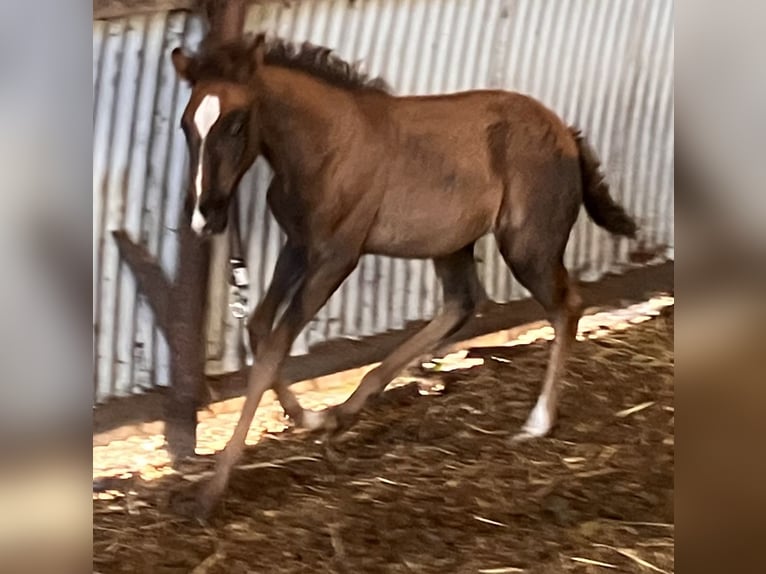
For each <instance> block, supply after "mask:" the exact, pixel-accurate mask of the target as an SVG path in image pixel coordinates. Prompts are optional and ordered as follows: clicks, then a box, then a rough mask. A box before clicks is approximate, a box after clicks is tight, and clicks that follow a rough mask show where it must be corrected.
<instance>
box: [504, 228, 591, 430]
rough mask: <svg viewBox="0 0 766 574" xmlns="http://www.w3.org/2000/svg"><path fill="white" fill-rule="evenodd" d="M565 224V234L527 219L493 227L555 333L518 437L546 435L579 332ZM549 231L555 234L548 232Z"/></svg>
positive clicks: (578, 304) (577, 301) (577, 300)
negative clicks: (522, 224)
mask: <svg viewBox="0 0 766 574" xmlns="http://www.w3.org/2000/svg"><path fill="white" fill-rule="evenodd" d="M570 227H571V226H570ZM566 229H567V230H566V234H565V235H564V236H563V237H562V234H563V229H558V230H551V229H550V228H548V231H546V229H545V228H542V227H541V228H537V229H535V228H533V227H532V226H531V225H528V226H527V227H526V228H525V229H521V230H517V231H509V230H505V231H498V232H497V233H496V237H497V242H498V245H499V246H500V252H501V254H502V255H503V258H504V259H505V261H506V262H507V263H508V265H509V266H510V267H511V270H512V271H513V274H514V276H515V277H516V279H518V281H519V282H520V283H521V284H522V285H523V286H524V287H526V288H527V289H528V290H529V291H530V292H531V293H532V295H533V296H534V298H535V299H536V300H537V301H538V302H539V303H541V304H542V306H543V307H544V309H545V311H546V313H547V314H548V317H549V319H550V321H551V323H552V325H553V329H554V334H555V338H554V340H553V344H552V346H551V354H550V358H549V360H548V367H547V370H546V373H545V379H544V381H543V385H542V389H541V391H540V395H539V396H538V399H537V402H536V404H535V406H534V408H533V409H532V411H531V412H530V414H529V416H528V418H527V421H526V423H525V424H524V426H523V429H522V432H521V433H520V434H518V435H516V439H517V440H518V439H524V438H530V437H540V436H544V435H546V434H548V432H549V431H550V430H551V428H552V427H553V425H554V424H555V421H556V412H557V401H558V385H559V379H560V378H561V374H562V370H563V367H564V362H565V360H566V357H567V354H568V352H569V349H570V347H571V345H572V342H573V341H574V340H575V335H576V334H577V323H578V321H579V319H580V315H581V312H582V311H581V300H580V297H579V295H578V293H577V290H576V288H575V286H574V285H573V283H572V281H571V279H570V277H569V274H568V273H567V270H566V268H565V267H564V263H563V254H564V247H565V246H566V238H567V237H568V235H569V231H568V229H569V228H566ZM551 232H552V233H555V234H556V235H558V237H556V238H554V237H550V236H549V234H550V233H551Z"/></svg>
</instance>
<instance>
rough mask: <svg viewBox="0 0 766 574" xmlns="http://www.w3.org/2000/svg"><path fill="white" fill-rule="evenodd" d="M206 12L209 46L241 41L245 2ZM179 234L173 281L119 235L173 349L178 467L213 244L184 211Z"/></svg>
mask: <svg viewBox="0 0 766 574" xmlns="http://www.w3.org/2000/svg"><path fill="white" fill-rule="evenodd" d="M204 11H205V15H206V16H207V18H208V22H209V28H208V30H209V31H208V34H207V36H206V38H205V40H204V41H205V42H221V41H228V40H232V39H235V38H237V37H240V36H241V35H242V32H243V29H244V23H245V14H246V2H245V0H207V1H206V2H205V4H204ZM171 193H184V190H180V189H179V190H171ZM178 229H179V231H178V242H179V249H178V257H179V260H178V267H177V271H176V278H175V280H174V281H171V280H170V279H169V278H168V277H167V275H166V274H165V273H164V271H163V270H162V267H161V266H160V264H159V262H158V261H157V260H156V259H155V258H154V257H152V256H151V255H150V254H149V252H148V251H147V250H146V249H145V248H144V247H143V246H140V245H137V244H136V243H134V242H133V241H132V240H131V239H130V237H128V235H127V233H125V232H124V231H117V232H115V233H114V239H115V241H116V242H117V247H118V249H119V252H120V255H121V257H122V258H123V260H124V261H125V263H126V264H127V265H128V267H130V269H131V271H132V272H133V274H134V275H135V277H136V281H137V283H138V286H139V289H141V291H142V292H143V293H144V295H145V296H146V298H147V299H148V301H149V305H150V306H151V308H152V311H153V312H154V316H155V318H156V321H157V324H158V326H159V327H160V329H162V331H163V332H164V333H165V337H166V338H167V341H168V345H169V347H170V357H171V358H170V373H171V386H170V388H169V389H168V392H167V393H166V395H165V401H164V414H165V439H166V441H167V446H168V451H169V453H170V456H171V459H172V460H173V461H174V462H175V461H178V460H179V459H182V458H185V457H187V456H192V455H193V454H194V449H195V446H196V432H197V410H198V409H199V407H200V403H201V398H202V389H203V388H204V377H205V355H206V353H205V335H204V332H205V331H204V324H205V309H206V300H207V282H208V269H209V263H210V248H209V243H208V242H207V241H203V240H201V239H199V238H198V237H197V236H196V235H195V234H194V233H193V232H192V230H191V228H190V221H189V218H188V216H187V215H186V213H185V211H184V210H183V208H182V209H181V213H180V215H179V226H178ZM217 280H223V278H220V279H217Z"/></svg>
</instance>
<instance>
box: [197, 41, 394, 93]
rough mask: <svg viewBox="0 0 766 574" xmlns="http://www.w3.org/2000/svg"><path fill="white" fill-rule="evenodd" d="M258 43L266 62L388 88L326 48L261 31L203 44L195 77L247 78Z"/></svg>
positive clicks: (345, 84) (362, 86)
mask: <svg viewBox="0 0 766 574" xmlns="http://www.w3.org/2000/svg"><path fill="white" fill-rule="evenodd" d="M260 43H263V45H264V48H265V50H264V62H265V63H266V64H269V65H273V66H282V67H284V68H290V69H293V70H299V71H301V72H305V73H307V74H310V75H312V76H314V77H316V78H319V79H321V80H324V81H325V82H327V83H329V84H332V85H333V86H336V87H339V88H344V89H347V90H372V91H378V92H383V93H390V91H391V89H390V87H389V86H388V84H387V83H386V82H385V81H384V80H383V79H381V78H371V77H370V76H368V75H367V74H365V73H363V72H361V71H359V68H358V66H355V65H352V64H349V63H348V62H346V61H345V60H343V59H342V58H340V57H339V56H338V55H337V54H335V53H334V52H333V51H332V50H330V49H329V48H325V47H324V46H315V45H313V44H310V43H308V42H304V43H302V44H300V45H297V44H293V43H291V42H287V41H286V40H283V39H281V38H266V36H265V34H258V35H257V36H248V37H245V38H242V39H240V40H236V41H234V42H228V43H225V44H218V45H212V46H203V47H202V49H201V51H200V52H199V54H198V55H197V58H196V60H197V61H196V75H197V77H198V79H217V80H227V81H235V82H241V83H245V82H247V81H248V80H249V79H250V77H251V75H252V74H253V72H254V68H253V66H254V63H253V55H252V54H253V50H254V49H255V47H256V45H258V44H260Z"/></svg>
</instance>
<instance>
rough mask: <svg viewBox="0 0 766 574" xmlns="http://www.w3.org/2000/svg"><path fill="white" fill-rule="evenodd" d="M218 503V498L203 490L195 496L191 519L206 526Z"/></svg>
mask: <svg viewBox="0 0 766 574" xmlns="http://www.w3.org/2000/svg"><path fill="white" fill-rule="evenodd" d="M219 501H220V498H219V497H218V496H215V495H213V494H212V493H210V492H208V491H207V489H204V488H203V489H202V490H201V491H200V492H199V494H198V495H197V499H196V501H195V503H196V504H195V505H194V508H193V516H192V517H193V518H195V519H196V520H198V521H199V522H201V523H202V524H207V523H208V521H209V520H210V518H211V517H212V516H213V513H214V512H215V510H216V508H217V507H218V502H219Z"/></svg>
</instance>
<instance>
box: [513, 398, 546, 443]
mask: <svg viewBox="0 0 766 574" xmlns="http://www.w3.org/2000/svg"><path fill="white" fill-rule="evenodd" d="M554 423H555V416H554V414H553V413H551V411H550V409H549V408H548V407H547V405H545V404H544V403H540V402H538V403H537V404H536V405H535V408H533V409H532V412H530V413H529V416H528V417H527V422H525V423H524V426H523V427H521V432H519V433H518V434H516V435H514V437H513V438H512V439H511V443H513V444H517V443H520V442H525V441H528V440H532V439H536V438H541V437H544V436H546V435H548V433H550V431H551V429H552V428H553V425H554Z"/></svg>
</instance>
